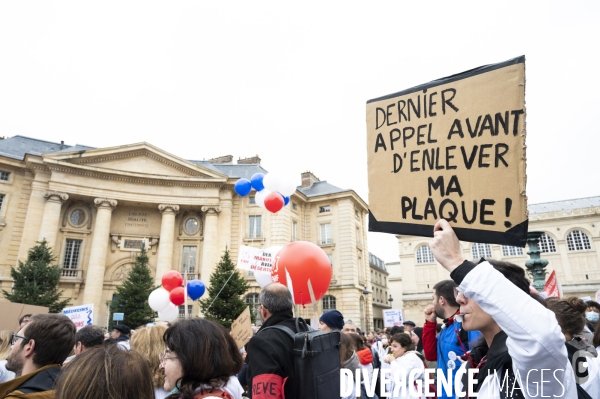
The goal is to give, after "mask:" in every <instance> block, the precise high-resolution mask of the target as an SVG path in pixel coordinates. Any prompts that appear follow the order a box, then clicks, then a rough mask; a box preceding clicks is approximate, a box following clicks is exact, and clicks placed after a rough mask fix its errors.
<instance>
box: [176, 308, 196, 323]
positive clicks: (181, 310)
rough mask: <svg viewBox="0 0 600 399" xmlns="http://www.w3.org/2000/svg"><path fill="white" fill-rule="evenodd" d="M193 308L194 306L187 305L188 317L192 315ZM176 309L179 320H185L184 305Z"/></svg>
mask: <svg viewBox="0 0 600 399" xmlns="http://www.w3.org/2000/svg"><path fill="white" fill-rule="evenodd" d="M193 307H194V305H187V314H188V315H191V314H192V308H193ZM178 308H179V320H183V319H185V316H186V312H185V305H179V306H178Z"/></svg>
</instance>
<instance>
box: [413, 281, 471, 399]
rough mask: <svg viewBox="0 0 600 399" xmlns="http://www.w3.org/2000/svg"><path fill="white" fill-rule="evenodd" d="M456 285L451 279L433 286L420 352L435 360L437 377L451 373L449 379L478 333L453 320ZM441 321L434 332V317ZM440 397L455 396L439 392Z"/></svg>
mask: <svg viewBox="0 0 600 399" xmlns="http://www.w3.org/2000/svg"><path fill="white" fill-rule="evenodd" d="M455 288H456V284H455V283H454V281H452V280H442V281H440V282H438V283H437V284H435V285H434V286H433V304H432V305H430V306H429V307H427V308H426V309H425V312H424V313H425V318H426V321H425V325H424V326H423V335H422V338H423V353H424V354H425V359H426V360H427V361H429V362H432V361H436V362H437V370H436V377H442V376H445V377H446V378H447V377H448V374H449V373H451V374H452V381H454V379H455V377H456V372H457V371H458V369H459V367H460V364H461V363H460V359H459V357H461V356H463V355H464V354H465V353H466V352H467V351H468V350H469V348H470V343H471V342H474V341H475V340H476V339H477V337H478V336H479V333H478V332H475V331H472V332H466V331H464V330H463V329H462V325H461V323H460V322H458V321H456V320H455V316H456V314H457V313H459V305H458V303H457V302H456V299H455V298H454V289H455ZM438 318H440V319H443V321H444V323H443V325H442V329H441V331H440V333H439V334H438V335H436V328H437V319H438ZM438 394H440V396H439V397H440V398H444V399H449V398H456V395H447V394H446V392H445V391H442V392H441V393H440V392H438Z"/></svg>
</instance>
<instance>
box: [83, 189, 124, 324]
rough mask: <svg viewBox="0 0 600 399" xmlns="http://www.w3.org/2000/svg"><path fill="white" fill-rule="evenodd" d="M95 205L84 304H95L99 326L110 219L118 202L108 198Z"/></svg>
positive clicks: (96, 202) (95, 320)
mask: <svg viewBox="0 0 600 399" xmlns="http://www.w3.org/2000/svg"><path fill="white" fill-rule="evenodd" d="M94 204H95V205H96V207H97V208H98V212H97V214H96V223H95V225H94V233H93V234H94V236H93V238H92V248H91V250H90V261H89V263H88V268H87V273H86V276H85V288H84V290H83V303H84V304H86V303H93V304H94V307H95V308H96V309H98V312H94V324H96V325H98V324H99V319H98V313H100V312H99V310H100V309H102V308H103V306H105V304H104V303H103V302H102V290H103V289H104V272H105V269H106V253H107V251H108V246H109V245H110V219H111V217H112V211H113V209H115V207H116V206H117V201H116V200H114V199H108V198H96V199H94Z"/></svg>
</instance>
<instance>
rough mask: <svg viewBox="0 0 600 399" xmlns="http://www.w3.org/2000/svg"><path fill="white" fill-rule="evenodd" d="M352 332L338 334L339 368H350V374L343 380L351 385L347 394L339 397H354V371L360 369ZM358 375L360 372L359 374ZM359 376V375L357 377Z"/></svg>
mask: <svg viewBox="0 0 600 399" xmlns="http://www.w3.org/2000/svg"><path fill="white" fill-rule="evenodd" d="M353 335H354V334H340V364H341V368H343V369H348V370H350V376H349V377H344V375H342V376H341V378H345V381H344V382H343V383H344V384H345V385H346V386H348V385H352V392H351V393H350V395H348V396H344V397H342V398H341V399H356V384H355V383H354V379H355V378H356V371H357V370H358V371H359V373H360V370H361V369H362V367H361V366H360V362H359V360H358V356H357V355H356V347H355V346H354V340H353V339H352V337H353ZM359 375H360V374H359ZM359 378H360V377H359Z"/></svg>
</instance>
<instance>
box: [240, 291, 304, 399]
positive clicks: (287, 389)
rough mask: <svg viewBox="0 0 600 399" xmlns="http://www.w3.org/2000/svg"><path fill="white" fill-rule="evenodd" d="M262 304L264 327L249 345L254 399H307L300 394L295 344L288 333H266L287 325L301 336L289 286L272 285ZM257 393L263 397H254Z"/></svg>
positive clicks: (260, 300)
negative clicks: (265, 388) (295, 368)
mask: <svg viewBox="0 0 600 399" xmlns="http://www.w3.org/2000/svg"><path fill="white" fill-rule="evenodd" d="M258 301H259V303H260V311H259V316H260V317H261V319H262V320H263V324H262V326H261V329H260V330H259V331H258V333H257V334H256V335H255V336H254V337H252V338H251V339H250V341H249V342H248V356H247V357H246V362H247V363H248V370H247V379H248V383H249V384H250V390H249V391H250V392H249V394H250V397H252V396H259V397H260V398H261V399H263V398H269V399H271V398H273V399H282V398H285V399H296V398H297V399H300V398H303V396H302V392H298V390H297V389H296V387H295V386H296V381H295V379H294V354H293V349H294V348H293V342H292V340H291V339H290V337H289V336H288V335H287V334H286V333H285V332H284V331H281V330H278V329H273V328H270V329H267V330H265V328H266V327H270V326H274V325H283V326H285V327H288V328H290V329H291V330H292V331H294V332H298V331H297V330H296V321H295V319H294V317H293V308H294V302H293V300H292V295H291V293H290V290H289V289H288V288H287V287H286V286H285V285H282V284H279V283H271V284H269V285H267V286H265V287H264V288H263V290H262V291H261V292H260V294H259V296H258ZM266 386H269V387H270V389H269V390H268V391H266V392H265V391H263V389H262V388H261V387H266ZM253 392H255V393H258V392H260V394H257V395H254V393H253Z"/></svg>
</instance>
